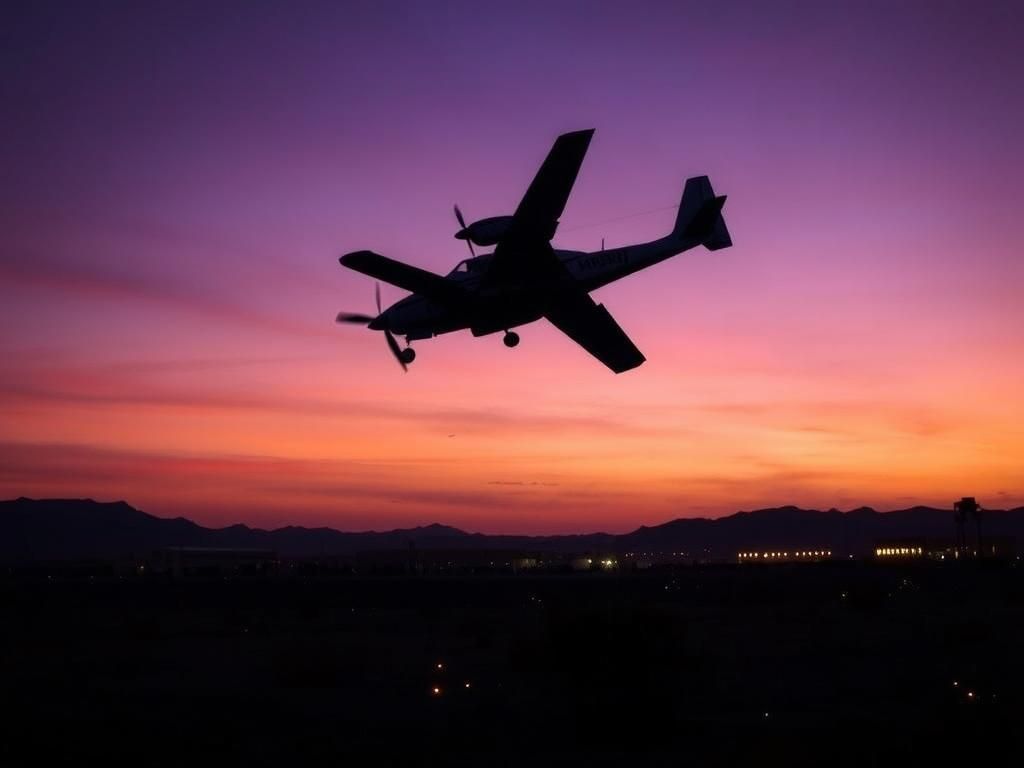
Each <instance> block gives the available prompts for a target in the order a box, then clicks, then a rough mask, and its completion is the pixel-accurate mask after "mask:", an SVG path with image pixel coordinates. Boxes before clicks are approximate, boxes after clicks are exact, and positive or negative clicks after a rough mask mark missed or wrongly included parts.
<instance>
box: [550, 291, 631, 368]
mask: <svg viewBox="0 0 1024 768" xmlns="http://www.w3.org/2000/svg"><path fill="white" fill-rule="evenodd" d="M573 289H575V286H571V287H569V288H567V289H566V290H565V291H563V292H561V293H560V294H559V295H558V296H557V297H555V299H554V300H553V301H552V302H551V305H550V306H549V308H548V311H547V312H546V313H545V315H544V316H545V317H547V319H548V320H549V321H550V322H551V324H552V325H553V326H555V327H556V328H557V329H558V330H560V331H561V332H562V333H564V334H565V335H566V336H568V337H569V338H570V339H572V340H573V341H575V342H576V343H577V344H579V345H580V346H581V347H583V348H584V349H585V350H587V352H589V353H590V354H592V355H593V356H594V357H596V358H597V359H598V360H600V361H601V362H602V363H604V364H605V365H607V366H608V367H609V368H611V369H612V370H613V371H615V373H622V372H623V371H628V370H630V369H631V368H636V367H637V366H638V365H640V364H641V363H643V362H644V360H645V359H646V358H644V356H643V355H642V354H641V353H640V350H639V349H637V348H636V345H635V344H633V342H632V341H630V339H629V336H627V335H626V332H625V331H623V330H622V328H620V327H619V324H618V323H616V322H615V318H613V317H612V316H611V313H609V312H608V310H607V309H605V308H604V305H603V304H595V303H594V300H593V299H592V298H590V296H589V295H588V294H587V293H585V292H584V291H582V290H579V289H575V290H573Z"/></svg>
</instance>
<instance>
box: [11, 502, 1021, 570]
mask: <svg viewBox="0 0 1024 768" xmlns="http://www.w3.org/2000/svg"><path fill="white" fill-rule="evenodd" d="M983 533H984V534H985V535H991V536H1010V537H1013V538H1015V539H1020V540H1024V508H1017V509H1012V510H1008V511H1002V510H987V511H986V512H985V513H984V517H983ZM952 535H953V513H952V511H951V510H945V509H934V508H931V507H911V508H910V509H901V510H895V511H892V512H877V511H875V510H873V509H870V508H868V507H861V508H858V509H854V510H851V511H849V512H840V511H838V510H835V509H832V510H828V511H826V512H821V511H817V510H808V509H800V508H798V507H793V506H786V507H777V508H773V509H759V510H755V511H752V512H737V513H736V514H733V515H729V516H728V517H722V518H716V519H708V518H680V519H677V520H672V521H670V522H667V523H664V524H662V525H657V526H653V527H647V526H642V527H640V528H638V529H637V530H635V531H633V532H631V533H626V534H621V535H613V534H608V533H589V534H576V535H564V536H506V535H497V536H495V535H486V534H480V533H467V532H465V531H462V530H459V529H458V528H452V527H450V526H445V525H440V524H437V523H435V524H432V525H427V526H421V527H417V528H406V529H398V530H393V531H383V532H378V531H363V532H343V531H337V530H334V529H333V528H303V527H301V526H287V527H285V528H277V529H274V530H263V529H260V528H250V527H249V526H247V525H241V524H239V525H232V526H228V527H226V528H206V527H204V526H201V525H198V524H196V523H194V522H192V521H191V520H187V519H185V518H182V517H176V518H161V517H155V516H153V515H150V514H147V513H145V512H142V511H140V510H137V509H135V508H134V507H132V506H130V505H129V504H127V503H125V502H123V501H118V502H113V503H101V502H96V501H93V500H92V499H43V500H32V499H26V498H20V499H15V500H12V501H0V559H2V560H5V561H8V562H10V561H31V560H62V559H82V558H108V557H123V556H129V555H147V554H149V553H150V552H152V551H153V550H155V549H160V548H163V547H175V546H185V547H218V548H221V547H223V548H245V549H261V550H273V551H275V552H278V553H280V554H282V555H285V556H311V555H344V554H354V553H357V552H365V551H381V550H396V549H407V548H409V547H410V546H414V547H417V548H421V549H452V550H459V549H461V550H472V549H506V550H530V551H536V552H564V553H569V552H587V551H614V552H684V553H686V554H688V555H690V556H694V557H709V558H721V557H732V556H734V555H735V553H736V552H738V551H740V550H743V549H755V548H756V549H780V550H786V549H800V548H806V549H819V548H822V549H824V548H827V549H830V550H831V551H832V552H833V553H834V554H835V555H847V554H852V555H864V554H868V553H869V552H870V551H871V549H872V547H873V546H874V543H875V542H876V541H877V540H879V539H888V538H901V537H919V536H923V537H929V538H947V539H949V538H952Z"/></svg>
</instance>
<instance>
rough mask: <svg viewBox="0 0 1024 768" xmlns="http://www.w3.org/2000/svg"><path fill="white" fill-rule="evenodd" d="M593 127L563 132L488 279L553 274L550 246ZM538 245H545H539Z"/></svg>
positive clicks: (500, 248) (503, 242)
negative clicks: (549, 243)
mask: <svg viewBox="0 0 1024 768" xmlns="http://www.w3.org/2000/svg"><path fill="white" fill-rule="evenodd" d="M593 135H594V129H593V128H590V129H587V130H585V131H574V132H572V133H563V134H562V135H561V136H559V137H558V138H557V139H555V143H554V145H553V146H552V147H551V151H550V152H548V156H547V157H546V158H545V159H544V162H543V164H541V167H540V170H538V171H537V175H536V176H534V177H533V181H532V182H530V186H529V188H527V190H526V194H525V195H523V199H522V200H521V201H520V203H519V207H518V208H516V212H515V213H514V214H513V215H512V221H511V223H510V224H509V227H508V231H507V232H506V234H505V235H504V237H502V239H501V242H499V243H498V246H497V248H495V250H494V258H493V259H492V260H491V264H490V266H489V268H488V270H487V271H488V276H487V281H488V282H493V281H495V280H501V279H509V278H512V279H516V278H522V277H531V276H532V277H541V276H550V272H551V267H552V265H551V262H550V258H549V257H550V256H551V254H550V250H551V249H550V248H548V247H546V246H547V243H548V241H549V240H551V238H552V237H553V236H554V234H555V229H556V228H557V227H558V218H559V217H560V216H561V215H562V211H563V210H565V203H566V201H567V200H568V199H569V193H570V192H572V187H573V184H575V183H576V176H577V175H578V174H579V172H580V166H581V165H582V164H583V158H584V157H585V156H586V154H587V148H588V147H589V146H590V139H591V138H592V137H593ZM538 246H545V247H543V248H538Z"/></svg>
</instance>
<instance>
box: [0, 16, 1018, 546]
mask: <svg viewBox="0 0 1024 768" xmlns="http://www.w3.org/2000/svg"><path fill="white" fill-rule="evenodd" d="M706 5H707V4H697V5H695V6H693V7H691V8H689V9H687V8H685V7H684V6H682V5H681V4H678V3H666V4H665V5H664V6H661V5H657V4H656V5H654V6H651V7H650V8H648V9H646V10H645V11H644V12H642V13H641V12H639V11H637V10H635V9H633V8H632V7H630V6H625V7H622V8H620V9H619V10H617V11H615V12H598V11H597V10H594V6H592V5H589V4H587V5H580V6H574V5H570V4H557V3H556V4H554V7H552V5H551V4H550V3H546V4H537V5H535V6H534V5H529V4H527V5H525V6H524V7H522V8H519V7H518V6H517V10H516V12H515V13H514V14H513V13H512V12H511V10H509V11H506V12H501V11H493V12H488V13H484V11H482V10H481V9H480V7H479V5H467V6H465V7H460V6H457V5H455V6H451V7H450V8H449V9H448V10H443V11H441V10H437V9H433V8H431V9H430V10H428V9H427V4H418V3H416V4H399V5H388V4H384V5H380V6H374V7H373V8H370V7H360V8H359V9H357V10H353V9H350V8H345V7H343V6H341V5H340V4H335V3H328V4H324V5H323V6H322V7H319V6H317V5H307V6H305V7H304V9H303V10H302V11H293V10H292V9H289V8H286V7H285V6H284V5H282V6H280V7H278V8H277V9H276V10H260V11H255V10H253V9H252V7H251V6H250V5H249V4H242V5H240V6H238V8H231V7H230V6H229V5H224V6H221V7H220V8H219V10H216V11H211V10H209V9H208V8H206V7H205V5H204V4H199V5H196V6H194V7H192V8H186V7H183V6H178V7H174V6H170V7H168V8H164V9H161V10H157V9H152V8H141V7H140V8H135V9H133V8H131V7H127V8H121V9H120V11H119V13H117V14H114V13H104V12H103V11H101V10H98V7H86V6H82V7H79V6H71V7H70V9H68V10H67V12H66V13H64V12H62V13H60V14H56V15H54V14H48V13H47V12H46V10H45V9H44V10H40V9H39V8H35V9H29V10H25V11H23V14H24V15H23V16H20V17H15V18H14V21H13V23H12V25H10V26H9V27H8V29H7V30H6V31H5V32H4V33H3V35H4V36H5V37H4V40H3V41H2V42H3V43H4V44H3V45H2V46H0V49H2V50H3V51H4V52H3V54H0V55H2V57H3V60H4V67H3V69H2V70H0V71H2V72H3V74H2V75H0V87H2V88H3V99H4V103H5V105H6V108H5V113H6V115H5V119H4V120H3V121H2V122H0V139H2V148H0V155H2V166H3V168H4V176H5V182H4V184H3V185H0V247H2V251H0V259H2V261H0V320H2V325H0V353H2V359H3V361H4V364H3V366H2V368H0V496H3V497H13V496H18V495H27V496H75V497H78V496H92V497H94V498H98V499H104V500H112V499H120V498H123V499H126V500H127V501H129V502H130V503H132V504H134V505H136V506H139V507H141V508H143V509H145V510H147V511H149V512H152V513H154V514H160V515H179V514H180V515H184V516H187V517H191V518H193V519H196V520H197V521H200V522H203V523H207V524H218V525H219V524H227V523H232V522H236V521H242V522H246V523H250V524H256V525H263V526H270V525H282V524H290V523H295V524H307V525H332V526H335V527H338V528H346V529H356V528H358V529H364V528H377V529H383V528H391V527H395V526H399V525H403V526H404V525H415V524H421V523H428V522H432V521H435V520H436V521H441V522H445V523H449V524H452V525H458V526H460V527H464V528H467V529H472V530H481V531H487V532H560V531H578V530H596V529H605V530H610V531H625V530H629V529H632V528H635V527H636V526H638V525H640V524H651V523H657V522H661V521H663V520H666V519H669V518H672V517H679V516H689V515H719V514H724V513H729V512H732V511H735V510H737V509H741V508H747V509H749V508H752V507H762V506H771V505H775V504H783V503H796V504H800V505H804V506H815V507H826V508H827V507H831V506H837V507H840V508H849V507H853V506H858V505H860V504H871V505H874V506H877V507H880V508H893V507H903V506H910V505H912V504H916V503H929V504H935V505H940V506H946V505H948V504H949V503H950V502H951V501H952V500H953V499H954V498H958V497H959V496H962V495H965V494H972V495H975V496H977V497H979V499H980V500H981V501H982V503H983V504H986V505H988V506H991V507H997V506H999V507H1001V506H1016V505H1022V504H1024V482H1022V481H1024V472H1022V471H1021V470H1022V466H1024V405H1022V401H1021V397H1020V394H1019V393H1020V392H1021V391H1024V362H1022V358H1024V356H1022V354H1021V353H1022V352H1024V302H1022V300H1021V295H1022V294H1021V286H1022V285H1024V266H1022V258H1021V257H1022V254H1024V247H1022V246H1024V234H1022V229H1021V225H1020V221H1019V219H1020V215H1019V214H1020V211H1021V210H1022V209H1024V208H1022V202H1024V200H1022V197H1024V195H1022V192H1021V178H1022V175H1024V174H1022V172H1024V167H1022V166H1024V146H1022V140H1021V138H1020V134H1021V131H1020V125H1021V123H1022V118H1024V107H1022V103H1024V100H1022V99H1021V98H1020V93H1019V89H1020V84H1019V76H1020V73H1021V72H1022V71H1024V54H1022V52H1021V48H1020V46H1019V40H1020V38H1021V35H1022V33H1024V24H1022V16H1024V15H1022V13H1021V11H1020V8H1019V6H1017V7H1014V4H1007V5H1006V6H1005V7H1003V6H1000V5H995V4H993V5H989V6H987V7H984V6H982V7H981V8H980V9H979V8H976V7H975V6H971V8H969V9H968V8H967V6H964V5H962V4H957V3H953V4H940V3H926V4H922V5H920V6H915V5H913V4H902V3H901V4H899V5H898V6H892V5H891V4H887V5H885V6H883V7H885V8H886V9H887V10H886V12H885V13H884V14H881V15H880V14H879V8H872V7H869V5H863V6H862V5H860V4H857V5H850V6H848V7H846V8H840V7H839V6H838V5H836V6H833V5H832V4H826V5H827V6H828V7H824V5H823V7H820V8H819V7H816V6H815V5H814V4H810V5H806V4H795V5H786V4H783V5H781V6H778V7H776V5H775V4H772V10H771V12H769V11H768V9H767V7H766V8H765V9H763V10H757V9H755V10H751V9H748V8H746V7H745V6H743V5H722V6H720V7H719V6H717V5H716V7H715V9H709V8H708V7H706ZM474 9H475V10H474ZM582 9H587V11H586V13H583V12H581V11H582ZM882 17H884V23H883V21H882V20H881V19H882ZM588 127H594V128H596V129H597V133H596V135H595V137H594V140H593V142H592V144H591V148H590V153H589V156H588V158H587V160H586V161H585V163H584V166H583V169H582V171H581V173H580V177H579V180H578V183H577V186H576V189H575V191H574V194H573V196H572V198H571V199H570V202H569V204H568V206H567V209H566V212H565V215H564V216H563V218H562V225H561V228H560V232H559V234H558V235H557V236H556V239H555V245H556V247H566V248H579V249H596V248H597V247H599V245H600V241H601V238H602V237H604V238H606V241H607V243H608V245H609V246H612V245H620V244H626V243H629V242H634V241H641V240H645V239H649V238H651V237H654V236H659V235H661V234H663V233H664V232H665V231H667V229H668V228H669V227H670V226H671V221H672V218H673V216H674V212H673V211H672V210H671V209H665V207H666V206H671V205H672V204H673V203H675V202H677V201H678V198H679V194H680V191H681V188H682V183H683V180H684V179H685V178H686V177H687V176H690V175H695V174H701V173H707V174H708V175H709V176H710V177H711V179H712V181H713V183H714V184H715V188H716V191H718V192H720V193H724V194H728V195H729V200H728V203H727V204H726V210H725V215H726V219H727V221H728V223H729V227H730V230H731V232H732V235H733V240H734V242H735V246H734V247H733V248H731V249H728V250H724V251H718V252H715V253H711V252H707V251H704V250H697V251H691V252H688V253H686V254H684V255H682V256H680V257H677V258H675V259H673V260H671V261H669V262H666V263H664V264H661V265H659V266H657V267H654V268H652V269H650V270H647V271H645V272H641V273H639V274H637V275H634V276H632V277H630V278H627V279H626V280H624V281H622V282H620V283H618V284H614V285H611V286H609V287H607V288H604V289H602V290H601V291H599V292H598V293H597V294H595V295H596V297H597V298H599V300H600V301H602V302H603V303H604V304H605V305H606V306H607V307H608V309H609V310H610V311H611V312H612V313H613V314H614V315H615V317H616V318H617V320H618V321H619V323H620V324H621V325H622V326H623V328H625V329H626V330H627V332H628V333H629V334H630V336H631V337H632V338H633V340H634V341H635V342H636V344H637V346H638V347H639V348H640V349H641V351H642V352H643V353H644V354H645V355H646V357H647V363H645V364H644V365H643V366H641V367H640V368H638V369H636V370H634V371H631V372H628V373H626V374H623V375H621V376H615V375H613V374H611V373H609V372H608V371H607V370H605V369H604V368H603V366H601V365H600V364H599V363H597V362H596V361H594V360H593V359H592V358H590V357H589V356H588V355H587V354H586V353H584V352H583V351H582V350H580V349H579V348H577V347H576V346H575V345H574V344H573V343H572V342H571V341H569V340H568V339H566V338H564V337H562V336H561V335H560V334H559V333H558V332H556V331H555V330H554V329H552V328H551V327H550V326H548V325H546V324H545V323H544V322H543V321H542V322H540V323H536V324H533V325H530V326H526V327H524V328H521V329H519V330H520V335H521V336H522V343H521V344H520V346H519V347H518V348H516V349H514V350H508V349H506V348H505V347H504V346H502V344H501V340H500V336H492V337H485V338H480V339H473V338H471V337H470V336H469V334H468V333H461V334H454V335H450V336H445V337H441V338H439V339H435V340H432V341H428V342H419V343H418V344H417V350H418V353H419V357H418V359H417V361H416V363H415V364H414V365H413V366H412V368H411V370H410V372H409V373H408V374H407V375H406V374H402V372H401V370H400V369H399V368H398V366H397V365H396V364H395V362H394V361H393V360H392V359H391V358H390V356H389V354H388V352H387V349H386V347H385V345H384V340H383V338H382V337H381V336H380V334H376V333H373V332H370V331H367V330H364V329H360V328H357V327H340V326H336V325H335V324H334V323H333V317H334V315H335V313H336V312H337V311H338V310H339V309H345V310H349V311H357V312H366V311H370V310H371V309H372V307H373V281H372V280H370V279H368V278H365V277H362V276H360V275H358V274H355V273H352V272H348V271H346V270H344V269H342V268H341V267H340V266H339V265H338V263H337V256H338V255H339V254H341V253H344V252H346V251H351V250H357V249H362V248H371V249H373V250H376V251H378V252H380V253H383V254H386V255H389V256H392V257H394V258H399V259H402V260H406V261H409V262H411V263H414V264H417V265H419V266H422V267H425V268H429V269H433V270H436V271H442V272H443V271H447V270H448V269H449V268H450V267H451V266H452V265H453V264H454V263H455V262H456V261H458V260H459V259H462V258H464V257H465V256H466V255H467V254H466V249H465V246H464V244H463V243H461V242H459V241H457V240H455V239H453V237H452V235H453V233H454V231H455V230H456V228H457V225H456V223H455V221H454V217H453V216H452V214H451V205H452V203H455V202H458V203H459V204H460V206H461V207H462V209H463V210H464V211H465V213H466V215H467V217H469V218H470V219H473V218H480V217H483V216H490V215H496V214H501V213H509V212H511V211H512V210H513V209H514V208H515V206H516V204H517V203H518V200H519V197H520V196H521V195H522V193H523V191H524V190H525V187H526V185H527V184H528V183H529V181H530V179H531V178H532V176H533V173H534V172H535V170H536V168H537V165H538V164H539V163H540V161H541V160H542V159H543V157H544V155H545V153H546V152H547V150H548V148H549V146H550V143H551V141H552V140H553V139H554V137H555V136H556V135H557V134H558V133H560V132H562V131H565V130H572V129H578V128H588ZM658 208H661V209H662V210H655V211H653V212H650V213H646V214H643V215H637V216H633V217H631V218H626V219H621V220H618V221H611V220H613V219H616V218H617V217H622V216H625V215H629V214H634V213H638V212H644V211H651V210H652V209H658ZM383 291H384V298H385V301H388V302H390V301H394V300H397V299H398V298H400V297H401V296H402V295H403V294H402V292H401V291H399V290H398V289H396V288H391V287H388V286H384V287H383ZM450 435H454V436H452V437H450Z"/></svg>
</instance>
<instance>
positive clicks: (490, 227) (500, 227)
mask: <svg viewBox="0 0 1024 768" xmlns="http://www.w3.org/2000/svg"><path fill="white" fill-rule="evenodd" d="M511 223H512V217H511V216H491V217H490V218H489V219H480V221H474V222H473V223H472V224H470V225H469V226H468V227H466V228H465V229H460V230H459V231H458V232H456V233H455V237H456V238H458V239H459V240H469V241H470V242H472V243H473V244H474V245H481V246H482V245H497V244H498V241H499V240H501V238H503V237H504V236H505V233H506V232H508V227H509V224H511Z"/></svg>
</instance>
